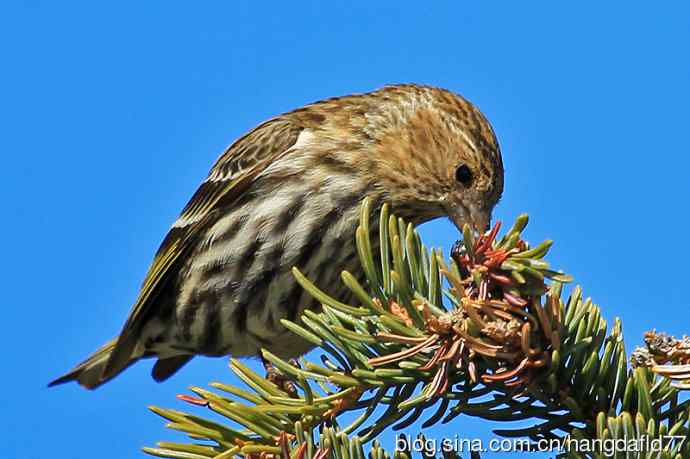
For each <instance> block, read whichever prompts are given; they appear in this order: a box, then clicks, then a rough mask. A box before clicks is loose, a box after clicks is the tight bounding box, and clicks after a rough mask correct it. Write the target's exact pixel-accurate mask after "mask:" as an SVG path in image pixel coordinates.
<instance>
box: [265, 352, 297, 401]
mask: <svg viewBox="0 0 690 459" xmlns="http://www.w3.org/2000/svg"><path fill="white" fill-rule="evenodd" d="M261 362H262V363H263V365H264V369H265V370H266V379H267V380H268V381H270V382H272V383H273V384H275V385H276V386H278V388H279V389H280V390H282V391H283V392H285V393H287V394H288V395H289V396H290V397H291V398H297V397H298V393H297V386H296V385H295V383H294V382H292V381H291V380H290V379H289V378H288V377H286V376H284V375H282V374H280V373H279V372H278V369H277V368H276V367H275V366H274V365H273V364H272V363H271V362H269V361H268V360H266V359H265V358H263V356H262V357H261ZM289 363H290V365H292V366H294V367H297V368H299V362H297V360H295V359H290V361H289Z"/></svg>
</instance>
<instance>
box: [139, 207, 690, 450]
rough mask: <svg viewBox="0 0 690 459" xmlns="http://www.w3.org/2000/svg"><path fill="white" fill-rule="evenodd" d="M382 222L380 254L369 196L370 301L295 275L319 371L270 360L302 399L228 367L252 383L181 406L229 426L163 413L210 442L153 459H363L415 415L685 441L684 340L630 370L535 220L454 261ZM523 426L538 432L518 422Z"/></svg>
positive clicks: (365, 229) (352, 284)
mask: <svg viewBox="0 0 690 459" xmlns="http://www.w3.org/2000/svg"><path fill="white" fill-rule="evenodd" d="M378 218H379V232H380V236H379V237H380V239H379V244H378V246H379V247H380V248H379V249H378V250H377V251H376V252H374V250H373V248H372V247H373V245H372V243H371V240H370V239H369V234H370V231H369V225H370V207H369V202H368V201H366V200H365V203H364V204H363V206H362V214H361V220H360V227H359V228H358V230H357V233H356V234H357V240H356V243H357V249H358V254H359V257H360V261H361V264H362V266H363V268H364V272H365V275H366V278H365V279H360V280H358V279H356V278H355V277H354V276H352V275H351V274H350V273H348V272H343V273H342V282H343V283H344V284H345V285H346V286H347V287H348V288H349V289H350V290H351V291H352V292H353V293H354V295H355V297H356V298H357V300H358V304H355V305H349V304H343V303H341V302H340V301H338V300H336V299H335V298H332V297H330V296H329V295H327V294H326V293H324V292H323V291H322V290H320V289H319V287H318V286H317V285H314V284H313V283H312V282H311V281H310V280H309V279H307V278H306V277H304V275H302V274H301V273H300V272H299V271H298V270H296V269H295V270H294V275H295V278H296V279H297V281H298V282H299V283H300V284H301V285H302V287H303V288H304V289H306V290H307V291H308V292H309V293H310V294H311V295H312V296H314V298H316V299H318V300H319V302H321V303H322V304H323V310H322V311H321V312H318V313H317V312H313V311H305V313H304V315H303V317H302V318H301V323H299V324H298V323H292V322H289V321H283V324H284V325H285V326H286V327H287V328H288V329H290V330H291V331H292V332H294V333H296V334H298V335H300V336H301V337H302V338H304V339H306V340H307V341H309V342H311V343H313V344H314V345H315V346H317V347H318V348H319V349H320V350H321V351H322V356H321V361H320V362H319V363H315V362H312V361H309V360H307V359H301V360H300V362H299V365H293V364H292V363H290V362H287V361H284V360H282V359H280V358H279V357H277V356H275V355H273V354H271V353H270V352H268V351H264V352H263V357H264V358H265V359H266V360H267V361H269V362H271V363H272V364H273V365H274V366H275V368H276V369H277V370H278V371H279V372H280V373H281V374H282V375H283V376H284V377H285V378H286V379H287V380H289V381H291V382H292V383H293V384H294V385H295V386H296V387H297V388H298V390H297V394H296V395H295V394H289V393H287V392H286V391H285V390H284V389H282V388H280V387H278V386H277V385H275V384H273V383H272V382H270V381H267V380H266V379H265V378H264V377H263V376H261V375H259V374H257V373H255V372H253V371H252V370H251V369H249V368H248V367H247V366H245V365H244V364H243V363H242V362H240V361H238V360H236V359H231V361H230V368H231V370H232V371H233V372H234V373H235V375H236V376H237V377H239V378H240V379H241V380H242V381H243V382H244V383H245V384H246V386H247V387H248V389H242V388H238V387H235V386H230V385H226V384H222V383H212V384H211V387H212V388H214V389H216V391H209V390H206V389H203V388H199V387H192V388H191V391H192V392H193V393H194V395H193V396H189V395H182V396H179V398H181V399H182V400H184V401H186V402H189V403H191V404H194V405H199V406H201V407H204V408H205V409H209V410H212V411H214V412H215V413H218V414H220V415H222V416H224V417H225V418H227V420H228V423H229V424H230V425H224V424H219V423H216V422H213V421H210V420H206V419H204V418H202V417H199V416H195V415H191V414H187V413H184V412H180V411H176V410H169V409H162V408H156V407H152V408H151V410H152V411H154V412H155V413H156V414H158V415H160V416H162V417H164V418H166V419H167V420H168V421H170V422H169V424H168V427H170V428H172V429H175V430H179V431H182V432H185V433H186V434H187V435H188V436H189V437H190V438H192V439H194V440H197V441H201V442H200V443H194V444H178V443H170V442H165V443H159V444H158V447H157V448H145V449H144V450H145V451H146V452H147V453H150V454H153V455H156V456H160V457H169V458H185V459H197V458H217V459H220V458H228V457H235V456H242V457H245V458H251V459H255V458H258V457H261V458H262V459H264V458H265V459H268V458H273V457H275V458H277V457H282V458H285V459H288V458H289V459H314V458H316V459H326V458H334V459H335V458H338V459H340V458H343V459H345V458H347V459H351V458H360V457H363V455H364V449H363V448H364V446H363V445H365V444H367V443H368V442H371V441H375V439H376V437H377V436H378V435H379V434H380V433H381V432H382V431H383V430H385V429H388V428H392V429H403V428H406V427H407V426H409V425H410V424H412V423H413V422H415V421H416V420H418V419H424V423H423V426H424V427H425V428H427V427H431V426H433V425H435V424H437V423H448V422H453V420H454V419H455V418H456V417H457V416H459V415H461V414H465V415H468V416H474V417H478V418H482V419H487V420H492V421H501V422H506V423H508V427H507V428H505V429H501V430H496V431H495V433H496V434H498V435H502V436H505V437H526V438H529V439H531V440H532V441H533V442H535V443H536V442H539V441H554V440H558V441H562V442H565V441H566V440H567V439H579V440H590V441H591V440H595V439H600V440H604V439H623V438H627V439H641V438H645V437H648V438H650V439H657V438H661V437H663V436H664V435H669V434H671V435H681V436H686V437H687V435H688V433H689V432H690V430H689V429H690V426H689V423H688V417H689V416H690V401H688V400H684V401H683V400H682V399H681V398H680V397H679V389H681V388H687V387H690V385H689V384H688V380H690V370H689V369H688V366H689V364H690V361H689V359H688V356H689V351H688V349H690V346H688V343H687V338H685V339H683V340H674V339H673V340H672V339H670V338H667V337H666V336H665V335H651V334H648V336H647V340H646V342H647V349H646V351H645V352H646V353H645V352H643V351H636V353H634V354H633V362H634V365H633V367H634V368H632V369H631V368H629V367H628V357H627V354H626V352H625V346H624V344H623V333H622V324H621V322H620V320H618V319H616V320H615V322H614V324H613V326H612V327H611V329H610V330H609V327H608V324H607V322H606V321H605V320H604V319H603V317H602V313H601V310H600V309H599V307H598V306H597V305H595V304H594V303H593V302H592V301H591V300H590V299H585V298H584V297H583V294H582V289H581V288H580V287H575V288H572V289H571V291H570V294H569V295H568V297H567V298H565V297H564V296H563V288H564V284H565V283H567V282H569V281H570V280H571V278H570V277H569V276H566V275H565V274H563V273H562V272H560V271H555V270H552V269H551V268H550V266H549V264H548V263H547V262H546V261H545V260H544V258H545V257H546V255H547V254H548V251H549V249H550V247H551V245H552V243H551V241H545V242H543V243H541V244H539V245H537V246H535V247H533V248H531V247H530V246H529V245H528V243H527V242H525V241H524V240H523V239H522V232H523V230H524V229H525V227H526V225H527V222H528V218H527V216H526V215H522V216H520V217H518V219H517V221H516V222H515V224H514V225H513V227H512V228H511V229H510V230H509V231H508V232H506V233H505V234H504V235H503V236H502V237H500V238H499V237H498V236H499V231H500V225H496V226H495V227H494V228H493V229H492V231H490V232H489V233H488V234H486V235H483V236H481V237H479V238H475V237H474V235H473V234H472V233H471V232H470V231H469V228H465V231H464V233H463V240H462V242H461V243H458V244H456V245H455V246H454V247H453V250H452V252H451V258H450V260H446V259H444V258H443V256H442V254H441V253H440V252H439V251H437V250H428V249H427V248H426V247H425V246H424V245H423V244H422V242H421V240H420V237H419V234H418V233H417V231H416V230H415V229H414V228H413V227H412V225H409V224H406V223H405V222H404V221H403V220H402V219H400V218H397V217H396V216H394V215H390V214H389V211H388V208H387V206H384V208H383V209H382V211H381V213H380V215H379V216H378ZM444 299H445V301H444ZM646 367H649V368H646ZM672 380H673V381H672ZM378 407H383V408H384V410H383V413H382V414H379V412H378V411H380V410H378V411H377V410H376V408H378ZM351 411H354V412H356V413H357V414H358V416H357V417H356V419H355V420H354V421H352V422H350V423H347V424H342V425H341V420H342V416H341V415H342V414H343V413H346V412H351ZM427 412H428V413H427ZM526 419H531V420H534V422H535V423H534V425H533V426H531V427H528V428H518V427H511V426H510V424H509V423H511V422H517V421H523V420H526ZM317 432H321V433H317ZM687 443H688V442H686V443H683V442H680V441H676V442H672V441H671V442H669V441H667V442H666V444H665V447H664V452H663V453H662V454H661V455H660V456H659V457H669V458H673V457H690V444H687ZM367 448H368V449H369V457H371V458H377V459H378V458H381V459H383V458H387V457H396V458H400V459H407V458H409V457H410V452H409V451H407V452H406V451H396V452H394V453H393V454H389V453H387V452H385V451H384V450H383V449H381V447H380V445H378V444H377V443H375V442H374V443H372V445H371V446H368V447H367ZM428 453H429V454H427V456H429V455H432V454H431V452H428ZM568 454H569V456H568V457H597V458H598V457H603V456H602V455H601V452H574V451H573V450H572V449H571V450H570V452H569V453H568ZM639 457H645V456H639Z"/></svg>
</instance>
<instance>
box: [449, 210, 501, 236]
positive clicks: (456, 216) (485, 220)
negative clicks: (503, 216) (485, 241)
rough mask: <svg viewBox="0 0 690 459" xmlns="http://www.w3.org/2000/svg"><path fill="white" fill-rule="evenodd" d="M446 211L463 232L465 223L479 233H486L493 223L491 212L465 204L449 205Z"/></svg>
mask: <svg viewBox="0 0 690 459" xmlns="http://www.w3.org/2000/svg"><path fill="white" fill-rule="evenodd" d="M446 213H447V214H448V217H449V218H450V220H451V221H452V222H453V224H454V225H455V226H456V227H457V228H458V230H460V232H462V228H463V226H464V225H465V224H468V225H470V228H472V229H473V230H474V232H475V233H477V234H484V233H485V232H487V231H488V230H489V226H490V225H491V212H490V211H485V210H480V209H475V208H472V207H469V208H468V207H467V206H465V205H463V204H459V205H453V206H447V207H446Z"/></svg>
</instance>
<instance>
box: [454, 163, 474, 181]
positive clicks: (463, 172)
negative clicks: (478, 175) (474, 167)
mask: <svg viewBox="0 0 690 459" xmlns="http://www.w3.org/2000/svg"><path fill="white" fill-rule="evenodd" d="M455 180H457V181H458V182H460V183H462V184H463V185H465V186H468V185H469V184H470V183H472V171H471V170H470V168H469V166H468V165H467V164H460V165H459V166H458V168H457V169H455Z"/></svg>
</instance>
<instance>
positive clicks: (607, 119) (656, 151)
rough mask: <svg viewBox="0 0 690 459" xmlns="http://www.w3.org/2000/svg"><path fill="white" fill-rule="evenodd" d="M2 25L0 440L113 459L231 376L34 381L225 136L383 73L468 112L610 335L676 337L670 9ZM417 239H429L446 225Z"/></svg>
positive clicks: (518, 5) (145, 13) (98, 330)
mask: <svg viewBox="0 0 690 459" xmlns="http://www.w3.org/2000/svg"><path fill="white" fill-rule="evenodd" d="M480 3H481V4H480ZM326 5H328V6H326ZM0 40H1V41H2V43H3V46H2V54H1V56H2V61H1V62H2V72H0V101H1V102H0V124H1V125H2V136H1V137H0V142H1V149H2V152H3V153H2V158H3V167H2V170H1V171H0V174H2V180H0V193H2V196H3V197H4V202H3V214H4V216H5V217H4V219H3V225H1V226H0V237H1V238H2V240H3V242H4V244H3V250H4V257H3V259H4V263H2V264H0V275H1V278H2V279H3V286H4V288H3V295H2V300H0V302H1V306H2V309H3V311H4V314H3V320H2V324H3V332H2V333H1V334H0V344H2V349H3V350H4V355H5V359H4V360H5V364H3V369H2V373H3V375H4V376H3V377H2V378H1V382H0V384H1V385H2V388H1V389H2V393H3V394H4V396H3V398H4V403H3V405H4V410H3V415H2V416H0V432H2V434H0V435H1V436H2V445H3V446H2V450H3V457H8V458H38V457H45V456H46V454H48V455H50V456H51V457H58V458H75V459H76V458H87V457H89V458H90V457H93V456H94V455H96V454H95V453H97V455H98V457H101V458H104V459H107V458H121V457H133V456H137V455H139V453H138V448H140V447H141V446H143V445H152V444H153V443H155V442H156V441H157V440H162V439H175V438H179V437H176V436H175V435H174V433H173V432H170V431H167V430H166V429H164V428H163V422H161V420H160V419H159V418H157V417H156V416H155V415H153V414H151V413H149V412H148V411H147V410H146V406H147V405H149V404H157V405H162V406H169V407H177V408H180V407H181V403H180V402H177V401H176V400H175V399H174V395H175V394H176V393H179V392H182V391H183V390H184V388H185V387H187V386H189V385H192V384H196V385H203V384H205V383H206V382H208V381H211V380H214V379H221V380H224V381H229V382H232V381H233V379H232V378H231V376H230V373H229V371H228V370H227V366H226V360H225V359H215V360H213V359H196V360H195V361H194V362H193V363H192V364H190V365H189V366H188V367H186V368H185V369H184V370H183V371H181V372H180V373H179V374H178V375H177V376H175V377H174V378H173V379H171V380H170V381H168V382H166V383H164V384H155V383H154V382H153V381H152V380H151V379H150V378H149V370H150V362H144V363H140V364H138V365H136V366H135V367H133V368H131V369H130V370H128V371H127V372H125V373H124V374H123V375H121V376H120V377H119V378H118V379H117V380H115V381H114V382H113V383H111V384H108V385H106V386H104V387H103V388H101V389H99V390H98V391H95V392H87V391H84V390H82V389H81V388H79V387H77V386H76V385H69V386H63V387H59V388H56V389H51V390H48V389H46V387H45V384H46V383H47V382H48V381H49V380H50V379H52V378H53V377H55V376H57V375H59V374H61V373H62V372H64V371H65V370H67V369H68V368H70V367H71V366H72V365H73V364H74V363H76V362H77V361H79V360H81V359H82V358H83V357H85V356H86V355H87V354H88V353H90V352H91V351H93V350H94V349H95V348H96V347H97V346H99V345H100V344H101V343H102V342H104V341H105V340H107V339H109V338H110V337H111V336H114V334H116V333H117V332H118V330H119V328H120V326H121V324H122V321H123V320H124V318H125V316H126V314H127V312H128V311H129V308H130V305H131V303H132V301H133V300H134V298H135V296H136V294H137V288H138V286H139V283H140V281H141V279H142V276H143V275H144V272H145V270H146V268H147V266H148V264H149V262H150V260H151V257H152V255H153V252H154V251H155V249H156V248H157V246H158V244H159V242H160V240H161V238H162V237H163V235H164V233H165V232H166V230H167V229H168V227H169V225H170V224H171V223H172V221H173V220H174V218H175V216H176V215H177V213H178V212H179V211H180V209H181V208H182V206H183V205H184V203H185V202H186V200H187V199H188V198H189V196H191V194H192V193H193V191H194V190H195V188H196V186H197V185H198V183H199V181H200V180H201V179H202V178H203V177H204V176H205V174H206V173H207V171H208V169H209V167H210V166H211V164H212V162H213V161H214V160H215V158H216V157H217V155H218V154H219V153H220V152H221V151H222V149H223V148H224V147H225V146H226V145H227V144H229V143H230V142H231V141H232V140H234V139H235V138H236V137H238V136H239V135H241V134H242V133H243V132H244V131H246V130H247V129H249V128H251V127H252V126H254V125H255V124H257V123H258V122H260V121H262V120H264V119H266V118H267V117H270V116H272V115H274V114H277V113H280V112H282V111H285V110H289V109H291V108H295V107H298V106H300V105H303V104H305V103H307V102H311V101H314V100H317V99H320V98H324V97H329V96H334V95H342V94H346V93H351V92H360V91H366V90H370V89H374V88H377V87H380V86H382V85H383V84H386V83H395V82H420V83H428V84H433V85H439V86H444V87H446V88H449V89H452V90H454V91H456V92H459V93H461V94H463V95H464V96H466V97H467V98H469V99H470V100H472V101H473V102H475V103H476V104H477V105H479V107H480V108H481V109H482V110H483V111H484V113H485V114H486V115H487V116H488V118H489V119H490V120H491V121H492V123H493V126H494V128H495V130H496V132H497V134H498V137H499V140H500V143H501V146H502V149H503V154H504V162H505V167H506V190H505V195H504V198H503V200H502V201H501V203H500V205H499V207H498V208H497V211H496V214H495V215H496V217H498V218H499V219H502V220H504V221H511V220H512V219H513V218H514V217H515V216H516V215H518V214H520V213H522V212H529V213H530V215H531V217H532V223H531V224H530V226H529V228H528V231H527V236H528V238H529V239H530V240H532V241H535V242H536V241H540V240H542V239H543V238H547V237H548V238H552V239H555V240H556V244H555V246H554V248H553V249H552V256H551V261H552V262H553V264H554V265H556V266H558V267H561V268H563V269H565V270H566V271H567V272H569V273H571V274H573V275H574V276H575V277H576V279H577V282H578V283H580V284H582V285H583V286H584V288H585V293H586V294H587V295H588V296H592V297H593V298H594V300H595V301H596V302H597V303H598V304H600V305H601V306H602V307H603V310H604V313H605V316H606V318H608V319H609V320H610V321H612V319H613V318H614V317H615V316H620V317H621V318H622V319H623V322H624V326H625V331H626V342H627V343H628V346H629V347H630V346H633V345H634V344H636V343H638V342H640V340H641V336H642V333H643V332H644V331H646V330H648V329H650V328H652V327H656V328H658V329H660V330H664V331H667V332H669V333H674V334H678V335H680V334H683V333H688V332H690V320H688V313H687V311H688V308H689V307H690V300H688V296H687V282H688V279H689V275H690V268H689V265H688V261H687V257H688V255H687V253H688V249H687V243H686V240H687V237H686V236H685V234H684V232H685V231H686V230H687V228H688V226H689V224H690V217H689V215H688V204H687V200H688V198H689V197H690V193H689V191H690V180H688V168H689V167H690V155H689V154H688V153H690V152H689V151H688V146H687V129H688V120H689V119H690V59H688V43H690V8H689V7H688V6H687V3H685V2H664V3H663V4H661V3H660V4H656V5H655V6H652V4H650V3H649V2H577V3H572V4H571V5H564V2H461V1H447V2H442V1H439V2H428V3H426V4H422V3H420V2H400V1H397V2H387V1H382V2H316V1H314V2H281V3H280V4H279V2H272V3H270V4H264V5H261V4H260V2H222V1H205V2H180V1H171V0H168V1H165V2H163V1H149V2H127V1H125V2H116V3H110V4H104V3H101V2H70V1H65V2H47V1H40V0H33V1H25V2H15V1H9V2H4V3H3V5H2V6H1V7H0ZM422 232H423V235H424V239H425V241H426V242H427V243H429V244H431V245H436V246H441V247H444V248H445V249H446V250H447V249H449V247H450V245H451V243H452V241H453V240H454V239H455V238H456V237H457V235H456V234H455V232H454V231H453V229H452V227H451V226H450V224H449V223H447V222H434V223H430V224H427V225H425V226H424V227H423V230H422ZM491 427H496V426H493V425H491V424H487V423H481V422H477V421H474V420H472V419H466V418H463V419H461V420H459V421H458V422H456V423H455V424H452V425H451V426H446V427H444V428H443V429H440V430H437V431H436V432H437V433H438V434H439V435H440V434H446V435H454V434H456V433H457V434H459V435H461V436H464V437H474V436H483V437H485V438H486V436H487V435H488V432H489V429H490V428H491ZM385 438H386V440H387V441H388V445H389V446H392V443H391V442H390V439H391V436H386V437H385ZM486 457H492V456H490V455H487V456H486ZM505 457H509V456H508V455H505ZM535 457H537V456H535Z"/></svg>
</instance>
